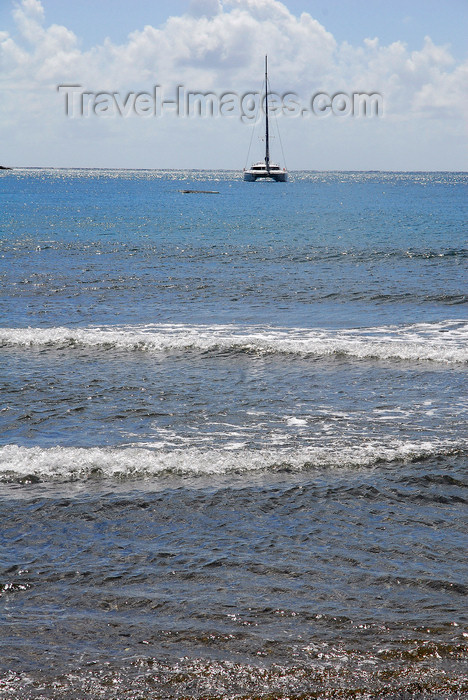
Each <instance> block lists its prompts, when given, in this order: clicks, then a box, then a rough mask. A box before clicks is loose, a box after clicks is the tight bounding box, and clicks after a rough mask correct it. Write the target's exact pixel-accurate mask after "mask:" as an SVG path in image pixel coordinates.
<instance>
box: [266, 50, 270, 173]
mask: <svg viewBox="0 0 468 700" xmlns="http://www.w3.org/2000/svg"><path fill="white" fill-rule="evenodd" d="M265 117H266V118H265V165H266V169H267V170H269V169H270V136H269V133H268V57H267V56H265Z"/></svg>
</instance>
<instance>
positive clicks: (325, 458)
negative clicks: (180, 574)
mask: <svg viewBox="0 0 468 700" xmlns="http://www.w3.org/2000/svg"><path fill="white" fill-rule="evenodd" d="M467 447H468V445H466V444H465V443H461V444H459V443H454V442H450V441H446V442H437V441H434V442H429V441H427V442H419V443H418V442H404V441H394V442H393V443H391V444H388V445H384V444H379V443H375V442H374V443H365V444H361V445H347V446H346V445H345V446H342V447H340V446H337V445H333V446H330V447H310V448H302V449H283V450H278V449H276V450H275V449H273V450H252V449H238V450H232V449H225V450H223V449H221V448H217V449H200V448H195V447H190V448H187V449H174V450H158V449H149V448H133V447H128V448H118V447H113V448H108V447H88V448H86V447H51V448H41V447H22V446H19V445H6V446H4V447H1V448H0V483H23V484H26V483H38V482H42V481H45V482H54V481H55V482H70V481H88V480H92V479H122V480H127V479H147V478H157V477H161V476H171V475H172V476H181V477H187V476H192V477H197V476H222V475H227V474H239V473H253V472H257V473H258V472H281V471H286V472H301V471H307V470H312V469H323V468H329V469H333V468H336V469H340V468H359V467H361V468H362V467H373V466H375V465H377V464H381V463H393V462H414V461H420V460H424V459H429V458H434V457H444V456H451V455H459V454H464V453H465V452H466V449H467Z"/></svg>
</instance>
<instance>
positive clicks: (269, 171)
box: [244, 56, 288, 182]
mask: <svg viewBox="0 0 468 700" xmlns="http://www.w3.org/2000/svg"><path fill="white" fill-rule="evenodd" d="M262 178H270V179H271V180H275V181H276V182H286V181H287V179H288V171H287V170H286V168H280V166H279V165H278V164H277V163H271V162H270V132H269V123H268V57H267V56H265V160H263V161H259V162H258V163H254V164H253V165H251V166H250V169H249V170H246V169H245V168H244V180H246V181H247V182H255V180H258V179H262Z"/></svg>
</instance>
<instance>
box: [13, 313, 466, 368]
mask: <svg viewBox="0 0 468 700" xmlns="http://www.w3.org/2000/svg"><path fill="white" fill-rule="evenodd" d="M467 341H468V323H463V322H460V321H443V322H438V323H419V324H412V325H407V326H383V327H377V328H363V329H345V330H325V329H321V328H317V329H313V328H312V329H304V328H290V329H288V328H274V327H262V328H260V327H245V326H235V325H226V326H223V325H217V326H204V325H182V324H159V325H146V326H124V327H118V326H102V327H99V328H97V327H96V328H66V327H57V328H2V329H0V347H23V348H28V347H30V348H42V349H45V348H49V349H54V348H55V349H64V348H75V347H76V348H84V349H87V348H92V349H101V350H111V349H114V350H118V351H125V352H133V351H146V352H186V351H190V350H193V351H200V352H222V353H229V352H234V353H239V352H243V353H256V354H289V355H297V356H301V357H333V356H335V357H349V358H357V359H378V360H406V361H432V362H441V363H450V364H453V363H455V364H456V363H467V362H468V342H467Z"/></svg>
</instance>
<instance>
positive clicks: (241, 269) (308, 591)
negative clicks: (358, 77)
mask: <svg viewBox="0 0 468 700" xmlns="http://www.w3.org/2000/svg"><path fill="white" fill-rule="evenodd" d="M467 182H468V176H467V175H466V174H463V173H296V174H295V175H294V177H293V178H292V181H291V182H289V183H287V184H278V183H271V184H269V183H244V182H242V181H240V180H239V177H238V174H236V173H228V172H195V171H187V172H169V171H167V172H162V171H85V170H81V171H80V170H77V171H71V170H70V171H63V170H18V171H8V172H5V173H4V174H3V175H0V203H1V208H0V212H1V214H0V217H1V218H0V223H1V238H0V275H1V277H2V294H1V296H0V365H1V374H0V386H1V396H2V402H1V406H0V435H1V438H0V440H1V442H0V523H1V525H0V545H1V548H0V697H5V698H19V699H26V698H50V697H54V698H55V697H57V698H60V697H63V698H76V699H78V698H83V697H85V696H87V697H90V698H113V699H114V698H115V699H117V698H118V699H120V698H122V699H124V698H132V699H136V698H153V697H154V698H208V697H209V698H269V699H270V698H278V699H279V698H314V697H317V698H351V697H352V698H356V697H357V698H373V697H378V698H385V697H388V698H420V697H427V698H461V697H465V696H466V695H468V680H467V673H466V658H467V656H466V653H467V649H468V620H467V607H466V594H467V583H466V580H467V579H466V543H467V524H466V504H467V484H468V481H467V478H466V466H467V461H468V460H467V455H468V435H467V429H466V425H467V392H466V369H467V361H468V343H467V341H468V324H467V320H466V300H467V296H466V288H467V285H466V281H467V280H466V261H467V250H466V238H467V235H466V234H467V226H466V220H467V206H466V201H467V200H466V185H467ZM183 189H198V190H202V189H206V190H216V191H217V194H184V193H183V192H181V190H183Z"/></svg>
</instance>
